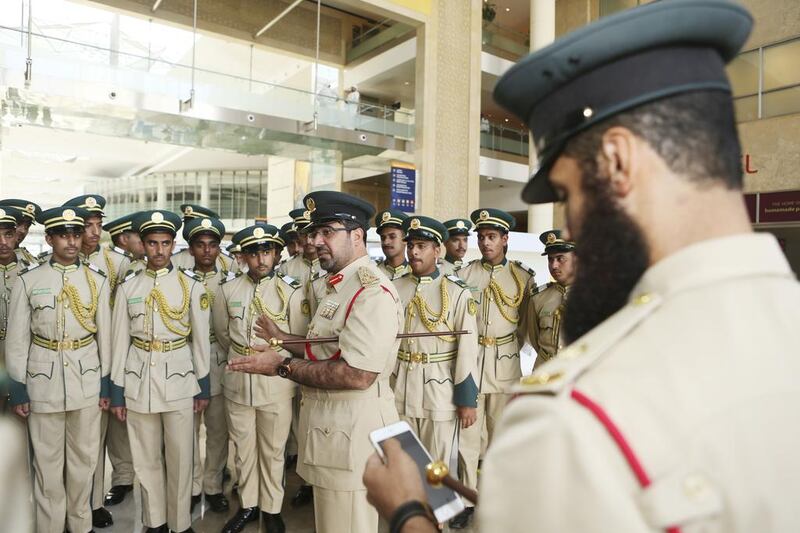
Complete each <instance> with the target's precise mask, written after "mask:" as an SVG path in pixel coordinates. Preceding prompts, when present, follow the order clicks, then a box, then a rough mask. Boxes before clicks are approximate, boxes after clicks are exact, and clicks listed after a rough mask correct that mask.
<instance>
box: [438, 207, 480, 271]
mask: <svg viewBox="0 0 800 533" xmlns="http://www.w3.org/2000/svg"><path fill="white" fill-rule="evenodd" d="M444 225H445V227H446V228H447V233H448V234H449V235H450V236H449V237H448V238H447V240H446V241H445V242H444V249H445V256H444V259H442V261H441V264H440V265H439V270H440V271H441V273H442V275H445V276H447V275H449V274H455V273H456V272H458V270H460V269H461V267H463V266H464V256H465V255H467V241H468V240H469V232H470V230H471V229H472V221H471V220H469V219H466V218H454V219H452V220H447V221H445V223H444Z"/></svg>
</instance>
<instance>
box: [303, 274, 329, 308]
mask: <svg viewBox="0 0 800 533" xmlns="http://www.w3.org/2000/svg"><path fill="white" fill-rule="evenodd" d="M328 279H330V276H328V275H327V274H323V273H321V272H318V273H316V274H314V277H313V278H311V281H309V282H308V283H307V284H306V301H308V311H309V316H314V314H316V312H317V307H319V302H321V301H322V299H323V298H324V297H325V295H326V294H328Z"/></svg>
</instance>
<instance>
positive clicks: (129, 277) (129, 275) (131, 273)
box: [120, 269, 144, 283]
mask: <svg viewBox="0 0 800 533" xmlns="http://www.w3.org/2000/svg"><path fill="white" fill-rule="evenodd" d="M142 272H144V269H141V270H132V269H131V270H128V273H127V274H125V277H124V278H122V281H121V282H120V283H125V282H126V281H128V280H132V279H133V278H135V277H136V276H138V275H139V274H141V273H142Z"/></svg>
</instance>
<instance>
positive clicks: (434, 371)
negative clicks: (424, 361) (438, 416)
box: [422, 361, 456, 411]
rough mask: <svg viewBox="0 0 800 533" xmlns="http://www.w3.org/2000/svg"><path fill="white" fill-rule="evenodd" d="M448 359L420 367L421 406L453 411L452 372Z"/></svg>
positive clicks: (454, 407) (433, 409) (435, 409)
mask: <svg viewBox="0 0 800 533" xmlns="http://www.w3.org/2000/svg"><path fill="white" fill-rule="evenodd" d="M450 367H451V363H450V362H449V361H446V362H442V363H430V364H428V365H426V366H425V367H424V368H423V369H422V376H423V383H424V385H423V387H422V407H423V408H425V409H428V410H431V411H455V409H456V406H455V405H453V374H452V371H451V368H450Z"/></svg>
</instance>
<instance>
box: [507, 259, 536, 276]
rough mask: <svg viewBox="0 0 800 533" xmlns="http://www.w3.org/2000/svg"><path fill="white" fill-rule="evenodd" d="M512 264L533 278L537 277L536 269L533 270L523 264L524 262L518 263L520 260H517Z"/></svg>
mask: <svg viewBox="0 0 800 533" xmlns="http://www.w3.org/2000/svg"><path fill="white" fill-rule="evenodd" d="M511 262H512V263H514V264H515V265H517V266H518V267H520V268H521V269H522V270H524V271H525V272H527V273H528V274H530V275H531V276H536V271H535V270H534V269H532V268H531V267H529V266H528V265H526V264H525V263H523V262H522V261H518V260H516V259H515V260H514V261H511Z"/></svg>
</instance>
